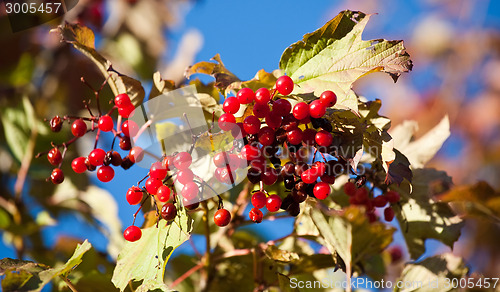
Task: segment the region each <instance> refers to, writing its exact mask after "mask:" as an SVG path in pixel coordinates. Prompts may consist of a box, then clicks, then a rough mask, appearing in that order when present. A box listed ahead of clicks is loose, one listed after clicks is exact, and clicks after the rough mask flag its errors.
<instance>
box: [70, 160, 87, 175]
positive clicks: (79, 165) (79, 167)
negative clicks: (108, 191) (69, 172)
mask: <svg viewBox="0 0 500 292" xmlns="http://www.w3.org/2000/svg"><path fill="white" fill-rule="evenodd" d="M71 168H73V171H74V172H76V173H84V172H85V171H86V170H87V166H86V165H85V157H77V158H75V159H73V161H72V162H71Z"/></svg>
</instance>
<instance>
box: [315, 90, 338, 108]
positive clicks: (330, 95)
mask: <svg viewBox="0 0 500 292" xmlns="http://www.w3.org/2000/svg"><path fill="white" fill-rule="evenodd" d="M319 101H320V102H321V103H322V104H323V105H324V106H325V107H332V106H334V105H335V104H336V103H337V95H335V93H334V92H333V91H330V90H327V91H325V92H323V93H322V94H321V96H320V97H319Z"/></svg>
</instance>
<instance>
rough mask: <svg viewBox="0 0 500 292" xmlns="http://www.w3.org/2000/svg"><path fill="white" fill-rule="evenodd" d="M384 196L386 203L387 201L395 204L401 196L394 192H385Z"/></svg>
mask: <svg viewBox="0 0 500 292" xmlns="http://www.w3.org/2000/svg"><path fill="white" fill-rule="evenodd" d="M384 196H385V197H386V198H387V201H389V203H391V204H392V203H397V202H399V200H400V199H401V196H400V195H399V193H398V192H395V191H387V192H386V193H385V194H384Z"/></svg>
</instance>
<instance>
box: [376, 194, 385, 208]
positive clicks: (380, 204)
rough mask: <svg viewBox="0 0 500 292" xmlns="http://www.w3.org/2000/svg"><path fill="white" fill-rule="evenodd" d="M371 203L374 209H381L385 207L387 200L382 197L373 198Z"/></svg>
mask: <svg viewBox="0 0 500 292" xmlns="http://www.w3.org/2000/svg"><path fill="white" fill-rule="evenodd" d="M372 202H373V205H374V206H375V207H377V208H382V207H385V205H387V198H386V197H384V196H377V197H375V198H373V201H372Z"/></svg>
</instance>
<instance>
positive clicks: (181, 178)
mask: <svg viewBox="0 0 500 292" xmlns="http://www.w3.org/2000/svg"><path fill="white" fill-rule="evenodd" d="M193 179H194V174H193V172H192V171H191V169H189V168H188V169H183V170H179V172H177V181H178V182H180V183H181V184H183V185H185V184H187V183H188V182H192V181H193Z"/></svg>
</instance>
